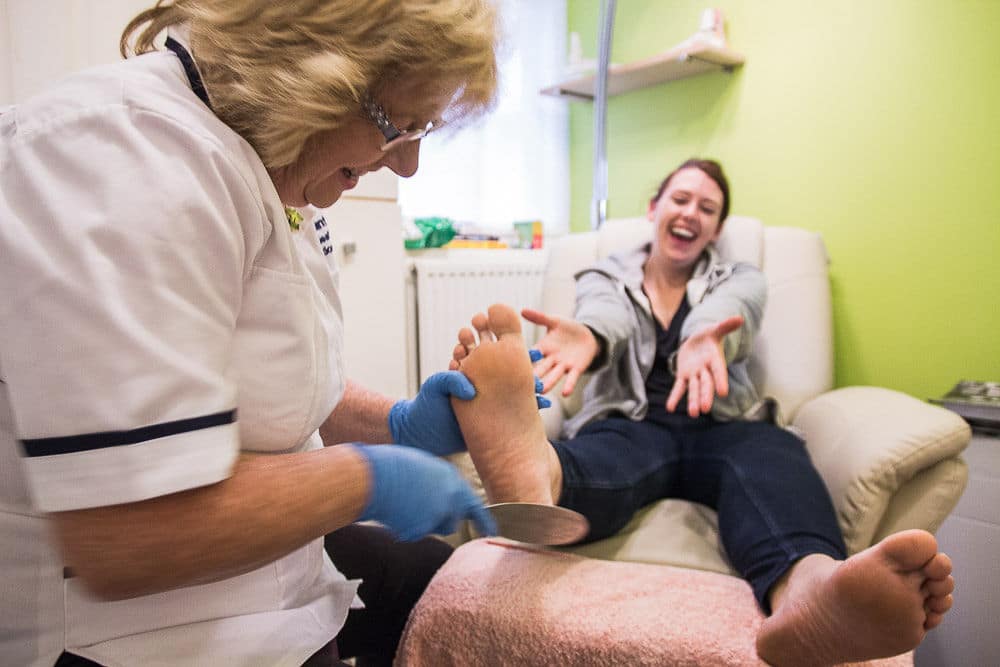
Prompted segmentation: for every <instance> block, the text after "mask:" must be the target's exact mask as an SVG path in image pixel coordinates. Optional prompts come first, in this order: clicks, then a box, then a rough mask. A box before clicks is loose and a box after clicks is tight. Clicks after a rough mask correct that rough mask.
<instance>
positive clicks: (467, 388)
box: [424, 371, 476, 401]
mask: <svg viewBox="0 0 1000 667" xmlns="http://www.w3.org/2000/svg"><path fill="white" fill-rule="evenodd" d="M424 387H426V388H427V390H428V391H433V392H434V393H436V394H441V395H444V396H454V397H455V398H460V399H462V400H463V401H468V400H470V399H472V398H474V397H475V395H476V388H475V387H473V386H472V382H470V381H469V378H467V377H465V374H464V373H462V372H461V371H441V372H440V373H435V374H434V375H432V376H430V377H429V378H427V379H426V380H425V381H424Z"/></svg>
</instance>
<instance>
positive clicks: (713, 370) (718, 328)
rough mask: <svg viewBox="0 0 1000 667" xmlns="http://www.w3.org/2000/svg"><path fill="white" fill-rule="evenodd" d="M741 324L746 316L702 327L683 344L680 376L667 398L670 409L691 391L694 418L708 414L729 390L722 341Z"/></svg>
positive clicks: (690, 402) (681, 347) (680, 350)
mask: <svg viewBox="0 0 1000 667" xmlns="http://www.w3.org/2000/svg"><path fill="white" fill-rule="evenodd" d="M741 326H743V317H741V316H740V315H734V316H733V317H729V318H726V319H725V320H723V321H721V322H719V323H718V324H716V325H714V326H711V327H706V328H705V329H702V330H701V331H699V332H697V333H695V334H694V335H692V336H691V337H689V338H688V339H687V340H686V341H684V342H683V343H682V344H681V346H680V348H679V349H678V350H677V374H676V379H675V381H674V386H673V387H672V388H671V390H670V396H668V397H667V411H668V412H673V411H674V410H676V409H677V405H678V403H680V400H681V397H683V396H684V392H687V396H688V401H687V402H688V415H690V416H691V417H697V416H698V415H700V414H702V413H705V414H707V413H708V412H709V411H710V410H711V409H712V402H713V401H714V400H715V397H716V396H726V395H727V394H728V393H729V370H728V368H727V367H726V356H725V354H724V353H723V350H722V340H723V339H724V338H725V337H726V335H727V334H729V333H732V332H733V331H736V330H737V329H739V328H740V327H741Z"/></svg>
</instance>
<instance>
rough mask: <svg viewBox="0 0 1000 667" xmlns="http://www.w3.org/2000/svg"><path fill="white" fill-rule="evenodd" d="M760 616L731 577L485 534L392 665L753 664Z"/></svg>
mask: <svg viewBox="0 0 1000 667" xmlns="http://www.w3.org/2000/svg"><path fill="white" fill-rule="evenodd" d="M763 619H764V617H763V615H762V614H761V612H760V610H759V609H758V607H757V602H756V601H755V600H754V597H753V593H752V592H751V590H750V586H749V585H747V583H746V582H745V581H743V580H742V579H738V578H736V577H730V576H725V575H721V574H716V573H714V572H701V571H697V570H689V569H682V568H675V567H667V566H662V565H645V564H641V563H624V562H613V561H604V560H596V559H591V558H582V557H580V556H576V555H573V554H567V553H561V552H555V551H546V550H538V549H533V548H530V547H527V546H525V545H519V544H516V543H509V542H504V541H502V540H492V539H483V540H476V541H474V542H470V543H468V544H465V545H463V546H462V547H461V548H459V549H458V550H457V551H455V553H454V555H453V556H452V557H451V559H449V560H448V562H447V563H445V565H444V567H443V568H442V569H441V570H440V571H439V572H438V573H437V575H436V576H435V577H434V579H433V580H432V581H431V583H430V585H429V586H428V588H427V591H426V592H425V593H424V596H423V598H421V600H420V602H419V603H418V604H417V606H416V608H415V609H414V610H413V613H412V615H411V616H410V621H409V624H408V625H407V628H406V631H405V632H404V634H403V640H402V642H401V643H400V648H399V652H398V653H397V655H396V665H399V666H400V667H421V666H425V667H445V666H447V665H455V666H456V667H469V666H476V665H546V666H551V665H602V666H604V665H613V664H619V665H657V666H662V665H678V666H680V665H691V666H696V667H707V666H711V665H719V666H720V667H722V666H724V667H734V666H742V665H754V666H758V665H765V664H766V663H764V662H763V661H762V660H760V658H758V657H757V654H756V651H755V649H754V637H755V636H756V634H757V629H758V628H759V627H760V624H761V622H762V621H763ZM866 664H872V665H875V664H877V665H880V666H881V667H904V666H907V667H912V665H913V659H912V654H905V655H903V656H897V657H896V658H892V659H889V660H881V661H878V662H875V663H866Z"/></svg>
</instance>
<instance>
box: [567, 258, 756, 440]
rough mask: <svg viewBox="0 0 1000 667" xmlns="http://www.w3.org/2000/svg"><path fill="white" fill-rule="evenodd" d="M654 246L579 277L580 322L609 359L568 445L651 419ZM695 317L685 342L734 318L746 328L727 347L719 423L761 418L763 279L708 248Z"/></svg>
mask: <svg viewBox="0 0 1000 667" xmlns="http://www.w3.org/2000/svg"><path fill="white" fill-rule="evenodd" d="M649 253H650V245H649V244H648V243H647V244H646V245H644V246H640V247H638V248H636V249H634V250H631V251H627V252H622V253H617V254H614V255H610V256H609V257H606V258H604V259H602V260H601V261H599V262H598V263H597V264H595V265H593V266H591V267H589V268H587V269H584V270H583V271H580V272H579V273H577V274H576V276H575V277H576V281H577V285H576V314H575V319H576V320H577V321H578V322H580V323H582V324H585V325H587V326H588V327H590V329H591V330H592V331H593V332H594V333H595V334H596V335H597V336H599V337H600V338H602V339H603V342H604V344H605V345H604V354H603V355H602V358H601V359H599V360H598V364H599V365H598V366H597V367H596V368H592V369H591V372H592V374H593V376H592V377H591V378H590V381H589V382H588V383H587V385H586V387H585V388H584V393H583V407H582V408H581V409H580V411H579V412H578V413H577V414H575V415H574V416H572V417H571V418H570V419H568V420H566V422H565V423H564V425H563V437H566V438H571V437H573V436H574V435H576V433H577V432H578V431H579V430H580V429H581V428H583V427H584V426H585V425H586V424H588V423H589V422H592V421H594V420H597V419H602V418H604V417H606V416H608V415H609V414H610V413H612V412H620V413H621V414H623V415H625V416H627V417H628V418H630V419H633V420H636V421H638V420H641V419H643V418H644V417H645V416H646V409H647V400H646V378H647V377H648V376H649V373H650V371H651V370H652V368H653V360H654V358H655V355H656V325H655V324H654V321H653V312H652V308H651V306H650V304H649V299H648V298H647V297H646V294H645V292H643V290H642V278H643V273H642V272H643V266H645V264H646V260H648V259H649ZM687 298H688V302H689V303H690V304H691V312H690V313H689V314H688V316H687V318H685V320H684V323H683V324H682V326H681V340H682V341H683V340H686V339H687V338H688V337H689V336H691V335H692V334H693V333H695V332H697V331H699V330H701V329H703V328H705V327H706V326H710V325H714V324H717V323H718V322H720V321H722V320H724V319H725V318H727V317H730V316H732V315H742V316H743V318H744V320H745V323H744V324H743V326H742V327H740V328H739V329H737V330H736V331H734V332H732V333H730V334H729V335H728V336H726V338H725V339H724V341H723V351H724V353H725V356H726V362H727V364H728V366H729V395H728V396H726V397H725V398H719V397H718V396H717V397H716V398H715V401H714V403H713V404H712V415H713V416H714V417H715V418H717V419H720V420H724V421H729V420H733V419H737V418H760V417H759V416H756V414H757V413H758V412H760V408H761V405H762V402H761V400H760V396H759V395H758V392H757V389H756V388H755V387H754V386H753V383H752V382H751V381H750V374H749V371H748V369H747V361H748V357H749V355H750V350H751V347H752V345H753V339H754V336H755V335H756V333H757V331H758V330H759V329H760V323H761V320H762V319H763V317H764V304H765V302H766V300H767V283H766V281H765V279H764V274H763V273H761V272H760V270H758V269H757V268H756V267H754V266H753V265H751V264H744V263H736V264H733V263H727V262H723V261H722V259H721V258H720V256H719V254H718V252H717V251H716V250H715V247H714V246H712V245H709V246H708V247H707V248H706V249H705V252H704V253H703V254H702V256H701V258H699V260H698V263H697V265H696V266H695V270H694V274H693V275H692V278H691V280H689V281H688V284H687Z"/></svg>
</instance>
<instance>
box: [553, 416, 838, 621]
mask: <svg viewBox="0 0 1000 667" xmlns="http://www.w3.org/2000/svg"><path fill="white" fill-rule="evenodd" d="M552 444H553V446H554V447H555V449H556V452H557V454H558V455H559V460H560V462H561V463H562V470H563V492H562V496H561V497H560V500H559V504H560V505H562V506H564V507H568V508H570V509H573V510H576V511H577V512H580V513H581V514H583V515H585V516H586V517H587V519H589V520H590V526H591V529H590V533H589V534H588V536H587V538H586V541H593V540H598V539H602V538H605V537H609V536H611V535H613V534H615V533H616V532H618V531H619V530H621V528H622V527H624V526H625V524H626V523H628V521H629V520H630V519H631V518H632V516H633V515H634V514H635V512H636V511H638V510H639V509H641V508H642V507H644V506H645V505H648V504H649V503H651V502H653V501H655V500H659V499H662V498H679V499H683V500H690V501H693V502H697V503H701V504H703V505H707V506H708V507H710V508H712V509H714V510H716V511H717V512H718V515H719V536H720V538H721V541H722V546H723V548H724V549H725V552H726V555H727V556H728V558H729V561H730V563H731V564H732V566H733V569H734V570H736V571H737V572H739V573H740V575H741V576H743V578H744V579H746V580H747V581H748V582H749V583H750V585H751V587H752V588H753V592H754V595H755V597H756V598H757V601H758V603H759V604H760V606H761V608H762V609H763V610H764V611H765V612H766V613H770V605H769V604H768V602H767V594H768V591H769V590H770V589H771V587H772V586H773V585H774V583H775V582H776V581H777V580H778V579H779V578H780V577H781V575H782V574H783V573H784V572H785V571H786V570H787V569H788V568H789V567H791V565H792V564H793V563H795V561H797V560H799V559H800V558H802V557H803V556H806V555H809V554H812V553H821V554H826V555H828V556H832V557H834V558H838V559H842V558H845V557H846V553H847V549H846V546H845V545H844V539H843V536H842V535H841V532H840V528H839V527H838V525H837V520H836V515H835V513H834V509H833V503H832V502H831V500H830V496H829V493H828V492H827V490H826V486H825V485H824V484H823V480H822V479H821V478H820V476H819V474H818V473H817V472H816V469H815V468H814V467H813V465H812V462H811V461H810V460H809V455H808V454H807V452H806V449H805V444H804V443H803V442H802V441H801V440H800V439H799V438H797V437H796V436H795V435H793V434H792V433H790V432H788V431H786V430H784V429H781V428H778V427H776V426H773V425H771V424H768V423H765V422H748V421H733V422H720V421H716V420H715V419H714V418H713V417H711V416H702V417H699V418H697V419H692V418H690V417H688V416H687V415H686V414H671V413H668V412H666V410H664V409H663V407H662V406H658V405H650V409H649V413H648V414H647V416H646V418H645V419H644V420H643V421H638V422H637V421H632V420H630V419H627V418H625V417H620V416H615V417H610V418H608V419H604V420H600V421H596V422H592V423H590V424H588V425H587V426H585V427H584V428H583V429H582V430H581V431H580V432H579V433H578V434H577V435H576V437H574V438H572V439H570V440H565V441H557V442H553V443H552Z"/></svg>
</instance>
